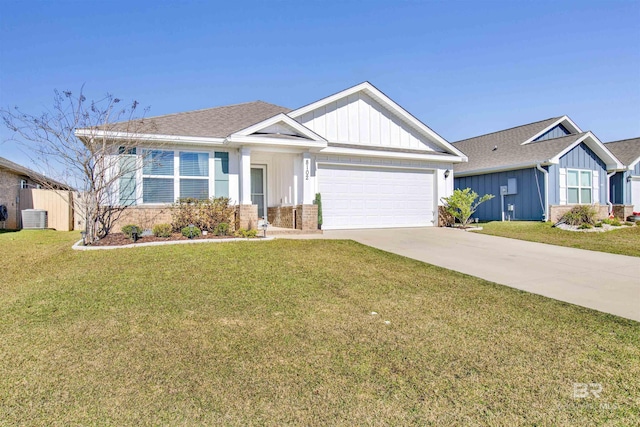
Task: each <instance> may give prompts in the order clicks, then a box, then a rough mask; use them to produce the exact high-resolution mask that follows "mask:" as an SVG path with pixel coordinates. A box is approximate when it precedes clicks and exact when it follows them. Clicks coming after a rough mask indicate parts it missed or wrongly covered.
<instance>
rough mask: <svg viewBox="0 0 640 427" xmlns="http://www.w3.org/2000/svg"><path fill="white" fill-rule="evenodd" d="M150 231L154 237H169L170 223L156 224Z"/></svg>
mask: <svg viewBox="0 0 640 427" xmlns="http://www.w3.org/2000/svg"><path fill="white" fill-rule="evenodd" d="M151 231H152V232H153V235H154V236H156V237H171V231H172V230H171V224H156V225H154V226H153V230H151Z"/></svg>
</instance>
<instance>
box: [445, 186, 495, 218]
mask: <svg viewBox="0 0 640 427" xmlns="http://www.w3.org/2000/svg"><path fill="white" fill-rule="evenodd" d="M494 197H495V196H494V195H493V194H485V195H484V196H482V197H480V199H478V193H476V192H475V191H473V190H471V189H470V188H465V189H464V190H459V189H456V190H453V194H452V195H451V196H449V197H443V198H442V201H443V202H444V205H445V209H446V210H447V212H448V213H449V214H450V215H452V216H453V217H454V218H456V219H457V220H458V221H460V223H461V224H462V226H463V227H464V226H466V225H467V224H468V223H469V220H470V219H471V215H473V213H474V212H475V211H476V209H478V206H480V204H481V203H484V202H486V201H487V200H491V199H493V198H494ZM476 199H478V201H476Z"/></svg>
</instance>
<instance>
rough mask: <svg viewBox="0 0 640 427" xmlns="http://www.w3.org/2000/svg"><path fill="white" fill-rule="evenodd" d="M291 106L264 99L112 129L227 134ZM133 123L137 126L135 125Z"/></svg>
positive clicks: (150, 119) (217, 136) (160, 132)
mask: <svg viewBox="0 0 640 427" xmlns="http://www.w3.org/2000/svg"><path fill="white" fill-rule="evenodd" d="M289 111H291V110H290V109H288V108H285V107H281V106H279V105H274V104H269V103H267V102H264V101H254V102H246V103H244V104H235V105H227V106H224V107H214V108H207V109H204V110H196V111H187V112H184V113H175V114H167V115H164V116H155V117H147V118H144V119H143V120H142V124H140V122H139V121H138V122H135V123H132V122H121V123H115V124H113V125H110V126H109V130H112V131H127V130H129V129H132V128H135V129H137V130H139V129H145V130H146V131H145V133H154V134H159V135H175V136H196V137H210V138H225V137H227V136H229V135H231V134H232V133H234V132H237V131H239V130H242V129H244V128H247V127H249V126H251V125H254V124H256V123H259V122H261V121H263V120H266V119H268V118H270V117H273V116H276V115H278V114H280V113H288V112H289ZM132 124H133V126H132Z"/></svg>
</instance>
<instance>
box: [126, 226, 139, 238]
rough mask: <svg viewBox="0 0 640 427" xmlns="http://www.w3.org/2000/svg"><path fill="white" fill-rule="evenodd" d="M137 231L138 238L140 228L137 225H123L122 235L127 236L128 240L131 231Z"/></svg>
mask: <svg viewBox="0 0 640 427" xmlns="http://www.w3.org/2000/svg"><path fill="white" fill-rule="evenodd" d="M134 229H135V230H137V232H138V236H140V234H142V227H140V226H139V225H135V224H128V225H125V226H124V227H122V233H123V234H124V235H125V236H127V237H128V238H130V239H131V235H132V234H133V230H134Z"/></svg>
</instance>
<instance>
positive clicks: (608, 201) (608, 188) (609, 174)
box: [607, 171, 616, 215]
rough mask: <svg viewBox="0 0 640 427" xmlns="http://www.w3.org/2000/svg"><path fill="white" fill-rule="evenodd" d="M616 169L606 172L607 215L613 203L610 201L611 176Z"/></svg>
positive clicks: (611, 209)
mask: <svg viewBox="0 0 640 427" xmlns="http://www.w3.org/2000/svg"><path fill="white" fill-rule="evenodd" d="M615 174H616V171H613V172H611V173H608V174H607V204H608V205H609V215H611V214H612V213H613V203H611V177H612V176H613V175H615Z"/></svg>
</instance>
